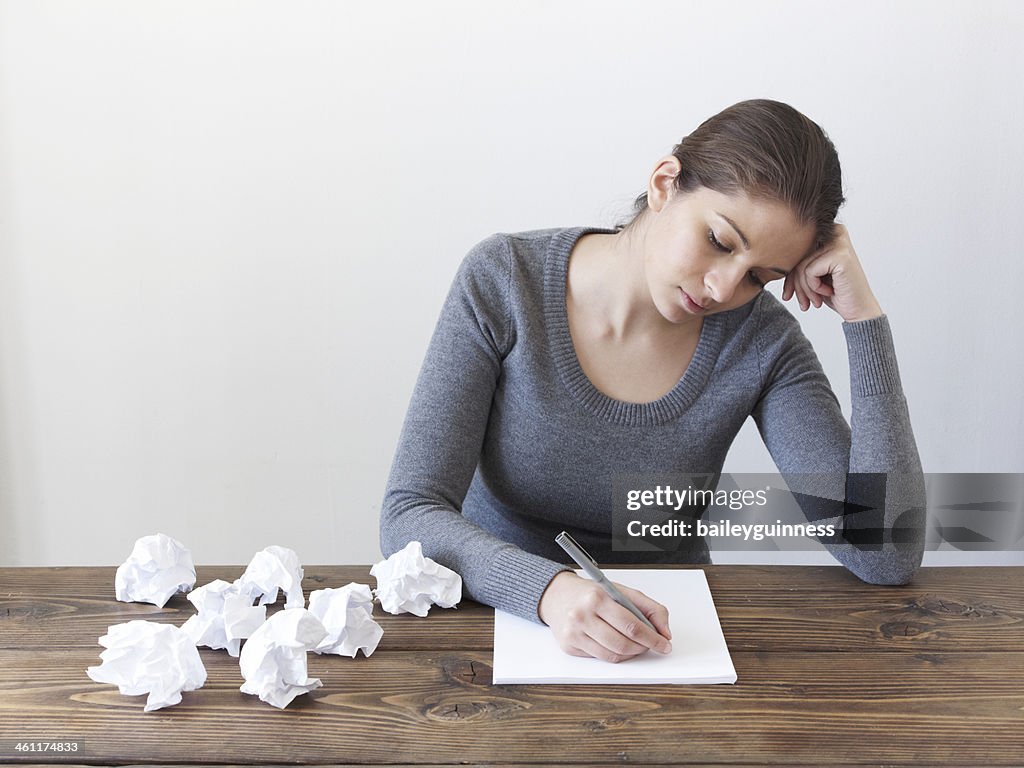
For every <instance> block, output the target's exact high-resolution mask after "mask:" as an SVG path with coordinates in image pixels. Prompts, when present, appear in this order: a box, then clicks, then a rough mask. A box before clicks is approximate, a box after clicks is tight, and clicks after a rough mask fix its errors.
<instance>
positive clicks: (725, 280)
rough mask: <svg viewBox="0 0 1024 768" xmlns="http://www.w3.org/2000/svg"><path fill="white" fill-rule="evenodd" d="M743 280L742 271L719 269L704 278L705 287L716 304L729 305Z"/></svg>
mask: <svg viewBox="0 0 1024 768" xmlns="http://www.w3.org/2000/svg"><path fill="white" fill-rule="evenodd" d="M741 280H743V270H742V269H731V270H730V269H717V270H715V271H713V272H708V273H707V274H706V275H705V276H704V285H705V286H706V288H707V289H708V291H709V292H710V293H711V299H712V300H713V301H714V302H715V303H716V304H727V303H728V302H729V300H730V299H732V297H733V294H734V293H736V288H737V287H739V284H740V281H741Z"/></svg>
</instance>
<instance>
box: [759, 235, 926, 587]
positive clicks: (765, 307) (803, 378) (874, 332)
mask: <svg viewBox="0 0 1024 768" xmlns="http://www.w3.org/2000/svg"><path fill="white" fill-rule="evenodd" d="M793 295H796V296H797V298H798V300H799V302H800V304H801V307H802V308H803V309H808V308H809V307H810V306H811V305H814V306H817V307H820V306H821V305H822V304H827V305H828V306H830V307H831V308H832V309H834V310H835V311H836V312H837V313H839V314H840V315H841V316H842V317H843V318H844V321H845V322H844V323H843V332H844V334H845V336H846V342H847V349H848V353H849V361H850V391H851V400H852V414H851V424H850V425H848V424H847V423H846V420H845V419H844V418H843V415H842V412H841V410H840V408H839V403H838V401H837V400H836V397H835V395H834V394H833V393H832V389H831V387H830V386H829V383H828V379H827V378H826V377H825V374H824V371H822V369H821V365H820V363H819V362H818V359H817V356H816V355H815V353H814V350H813V349H812V348H811V345H810V342H809V341H808V340H807V339H806V337H805V336H804V335H803V333H802V332H801V330H800V327H799V323H798V322H797V321H796V319H795V318H794V317H792V315H790V314H789V313H788V312H785V311H784V310H783V308H782V307H780V306H779V305H778V304H774V306H773V301H772V300H771V299H770V298H769V297H765V300H764V301H762V302H761V303H760V313H761V317H760V321H761V323H762V329H761V332H760V333H759V334H758V335H759V338H760V339H762V348H761V349H760V350H759V354H760V359H761V361H762V371H761V373H762V386H763V393H762V396H761V398H760V400H759V402H758V403H757V406H756V407H755V410H754V414H753V415H754V419H755V421H756V423H757V426H758V429H759V430H760V432H761V436H762V438H763V439H764V441H765V445H766V446H767V447H768V450H769V452H770V453H771V455H772V458H773V459H774V460H775V463H776V464H777V465H778V467H779V470H780V472H782V473H783V474H784V475H786V479H787V483H788V484H789V485H790V489H791V490H792V491H794V492H795V493H797V494H800V495H798V497H797V498H798V499H799V500H800V503H801V507H802V508H803V510H804V512H805V513H806V514H807V515H808V517H809V518H812V519H813V521H814V522H821V523H826V524H827V523H830V522H831V523H833V524H836V525H837V528H836V530H837V531H840V530H842V531H843V539H845V542H843V543H826V547H827V548H828V549H829V551H830V552H831V553H832V554H833V555H834V556H835V557H836V559H837V560H839V561H840V562H841V563H842V564H843V565H845V566H846V567H847V568H849V569H850V570H851V571H852V572H853V573H854V574H856V575H857V576H858V577H860V578H861V579H863V580H864V581H867V582H870V583H876V584H902V583H906V582H908V581H909V580H910V579H911V577H912V576H913V573H914V571H915V570H916V569H917V568H918V567H919V566H920V564H921V559H922V556H923V553H924V528H925V492H924V475H923V473H922V470H921V461H920V458H919V456H918V452H917V445H916V443H915V441H914V434H913V430H912V429H911V425H910V414H909V411H908V409H907V403H906V399H905V398H904V395H903V389H902V386H901V383H900V376H899V368H898V366H897V362H896V353H895V349H894V346H893V340H892V333H891V330H890V328H889V322H888V319H887V318H886V317H885V315H883V314H882V313H881V308H880V307H879V306H878V303H877V301H876V300H875V298H874V296H873V295H872V294H871V291H870V288H869V287H868V285H867V280H866V278H865V277H864V275H863V270H862V269H861V267H860V263H859V261H858V260H857V257H856V253H855V252H854V251H853V247H852V244H850V241H849V235H848V233H847V232H846V230H845V228H843V227H841V226H840V227H839V231H838V232H837V237H836V240H835V241H834V242H833V244H832V245H831V246H829V247H828V248H826V249H823V250H822V251H821V252H819V253H818V254H816V255H815V256H813V257H811V258H810V259H808V261H807V262H805V263H801V265H799V266H798V267H797V269H796V270H794V272H793V273H792V274H791V275H790V277H789V278H787V280H786V288H785V290H784V292H783V297H784V298H788V297H790V296H793ZM851 425H852V428H851ZM822 518H824V519H822Z"/></svg>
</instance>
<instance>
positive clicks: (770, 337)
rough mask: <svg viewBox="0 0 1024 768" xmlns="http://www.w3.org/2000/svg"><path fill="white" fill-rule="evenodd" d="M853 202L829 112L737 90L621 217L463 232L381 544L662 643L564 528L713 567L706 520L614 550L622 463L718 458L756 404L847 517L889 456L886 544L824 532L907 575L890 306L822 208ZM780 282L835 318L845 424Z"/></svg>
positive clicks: (611, 638)
mask: <svg viewBox="0 0 1024 768" xmlns="http://www.w3.org/2000/svg"><path fill="white" fill-rule="evenodd" d="M842 202H843V196H842V191H841V175H840V167H839V160H838V157H837V156H836V152H835V148H834V147H833V146H832V143H831V142H830V141H829V139H828V138H827V136H826V135H825V134H824V132H823V131H822V130H821V128H819V127H818V126H817V125H816V124H815V123H813V122H812V121H810V120H809V119H808V118H806V117H804V116H803V115H802V114H800V113H799V112H797V111H796V110H795V109H793V108H792V107H790V106H788V105H785V104H781V103H779V102H774V101H767V100H754V101H745V102H741V103H739V104H736V105H734V106H732V107H730V108H728V109H726V110H725V111H723V112H721V113H720V114H718V115H716V116H714V117H712V118H710V119H709V120H707V121H705V122H704V123H703V124H702V125H701V126H700V127H698V128H697V130H696V131H694V132H693V133H692V134H690V135H689V136H687V137H686V138H684V139H683V141H682V142H681V143H680V144H679V145H677V146H676V147H675V149H674V150H673V153H672V155H670V156H667V157H665V158H662V159H661V160H660V161H659V162H658V163H657V165H656V167H655V168H654V171H653V173H652V174H651V177H650V179H649V182H648V187H647V192H646V193H645V194H644V195H641V197H640V198H639V199H638V200H637V213H636V215H635V216H634V218H633V219H632V221H630V222H629V223H628V224H626V225H623V226H620V227H619V228H617V229H615V230H607V229H599V228H572V229H549V230H540V231H533V232H522V233H518V234H499V235H493V236H492V237H489V238H487V239H486V240H484V241H482V242H481V243H479V244H478V245H477V246H475V247H474V248H473V250H472V251H471V252H470V253H469V255H468V256H467V257H466V259H465V260H464V261H463V263H462V265H461V267H460V269H459V272H458V275H457V276H456V279H455V282H454V284H453V285H452V288H451V292H450V293H449V295H448V298H447V301H446V303H445V305H444V309H443V310H442V313H441V317H440V320H439V321H438V325H437V329H436V331H435V333H434V336H433V339H432V341H431V343H430V348H429V350H428V352H427V356H426V360H425V362H424V364H423V369H422V371H421V373H420V377H419V379H418V381H417V384H416V388H415V391H414V393H413V397H412V402H411V404H410V407H409V411H408V415H407V417H406V421H405V425H404V428H403V431H402V436H401V439H400V442H399V446H398V450H397V452H396V456H395V460H394V464H393V466H392V470H391V474H390V477H389V480H388V486H387V491H386V496H385V500H384V504H383V507H382V511H381V548H382V550H383V551H384V554H385V555H389V554H391V553H392V552H394V551H397V550H399V549H401V548H402V547H403V546H404V545H405V544H406V543H407V542H408V541H410V540H413V539H417V540H419V541H421V542H422V543H423V551H424V553H425V554H426V555H427V556H429V557H432V558H433V559H435V560H437V561H438V562H441V563H443V564H444V565H446V566H448V567H450V568H452V569H454V570H455V571H457V572H458V573H460V574H461V575H462V577H463V581H464V585H465V588H466V591H467V593H468V595H469V596H471V597H473V598H474V599H476V600H478V601H480V602H483V603H486V604H488V605H492V606H495V607H497V608H501V609H503V610H507V611H510V612H512V613H515V614H517V615H520V616H523V617H525V618H529V619H531V620H533V621H541V622H543V623H546V624H548V625H549V626H551V628H552V630H553V631H554V633H555V635H556V637H557V639H558V642H559V645H560V646H561V647H562V649H563V650H564V651H566V652H567V653H571V654H574V655H584V656H594V657H597V658H601V659H605V660H608V661H619V660H622V659H626V658H630V657H632V656H635V655H637V654H639V653H643V652H645V651H647V650H649V649H653V650H656V651H660V652H663V653H665V652H668V651H669V650H670V649H671V645H670V642H669V641H670V639H671V638H670V633H669V630H668V615H667V611H666V609H665V608H664V607H663V606H661V605H660V604H659V603H657V602H656V601H654V600H652V599H650V598H649V597H647V596H646V595H643V594H642V593H639V592H636V591H634V590H626V592H627V594H628V595H629V596H630V597H631V598H632V599H633V600H634V602H635V603H636V604H637V605H638V606H639V607H640V608H641V610H642V611H643V612H644V613H645V615H647V616H648V617H649V618H650V620H651V622H652V623H653V624H654V626H655V628H656V629H657V630H658V631H657V632H655V631H653V630H651V629H649V628H647V627H645V626H643V625H642V623H641V622H638V621H636V620H635V619H634V618H633V616H632V615H631V614H630V613H629V612H628V611H627V610H626V609H625V608H622V607H621V606H619V605H618V604H616V603H615V602H614V601H612V600H611V599H610V598H608V597H607V596H606V595H605V593H604V592H602V591H601V590H600V589H598V588H597V587H596V586H595V585H594V584H593V583H592V582H590V581H587V580H584V579H581V578H579V577H577V576H576V575H575V574H574V573H572V572H571V571H569V570H568V569H567V568H566V566H565V565H564V564H563V563H564V562H565V561H566V559H567V558H566V557H565V556H564V554H563V553H562V552H561V550H560V549H559V548H558V546H557V545H556V544H555V543H554V537H555V536H556V535H557V534H558V532H559V531H561V530H567V531H568V532H569V533H570V534H571V535H572V536H573V537H574V538H576V539H577V540H578V541H579V542H580V543H581V544H582V545H583V546H584V548H586V549H588V550H589V551H590V552H591V554H593V556H594V557H595V558H596V559H597V560H598V561H599V562H624V561H626V562H669V561H672V562H694V563H707V562H710V558H709V555H708V550H707V546H706V544H705V542H704V540H703V539H701V538H699V537H689V538H687V539H686V540H685V541H681V542H677V543H678V544H680V548H679V549H678V550H676V551H672V552H656V553H653V554H652V553H623V552H616V551H614V550H613V549H612V548H611V545H610V542H611V500H612V479H613V477H614V476H615V475H617V474H619V475H621V474H622V473H630V472H631V473H644V472H651V471H676V472H704V473H715V474H718V473H720V471H721V468H722V465H723V462H724V460H725V455H726V452H727V450H728V448H729V445H730V444H731V443H732V441H733V439H734V438H735V436H736V433H737V432H738V431H739V429H740V427H741V426H742V424H743V422H744V421H745V420H746V418H747V417H753V418H754V420H755V422H756V423H757V426H758V429H759V430H760V432H761V435H762V437H763V439H764V441H765V444H766V445H767V447H768V449H769V452H770V453H771V455H772V457H773V459H774V460H775V462H776V464H777V465H778V467H779V469H780V471H781V472H783V473H786V475H787V478H789V477H797V478H799V477H805V478H815V479H812V480H808V481H807V482H808V484H809V487H807V488H799V489H798V488H793V483H792V482H791V483H790V485H791V488H792V489H793V490H794V491H795V490H802V491H804V492H805V493H807V496H806V498H810V499H818V500H821V499H826V500H827V499H834V500H838V502H839V504H840V506H839V508H838V512H837V511H836V509H834V508H833V509H832V510H831V512H830V514H832V515H834V516H835V522H836V523H837V524H838V523H840V522H841V521H840V517H841V516H842V512H843V506H842V505H843V501H844V500H846V501H849V498H848V497H849V495H850V491H849V488H851V487H859V485H863V483H860V484H859V485H858V484H857V483H851V482H849V481H848V478H863V477H871V476H872V475H870V474H866V473H875V474H874V476H875V477H877V476H878V474H877V473H885V474H884V475H882V477H885V478H887V484H886V486H885V487H884V501H883V502H881V503H879V504H878V505H877V506H880V507H884V510H882V511H881V512H880V513H879V514H884V519H882V520H878V521H877V523H876V524H875V527H876V528H878V527H881V528H882V529H883V531H884V533H885V534H886V536H887V537H888V538H887V539H886V541H887V542H890V543H889V544H888V545H887V546H885V547H883V548H881V549H879V548H877V547H876V548H866V549H865V548H861V547H858V546H854V545H852V544H850V543H847V542H832V543H826V546H828V548H829V551H831V552H832V553H833V554H834V555H835V557H836V558H837V559H838V560H840V562H842V563H843V565H845V566H846V567H847V568H849V569H850V570H851V571H852V572H853V573H855V574H856V575H857V576H859V577H860V578H861V579H864V580H865V581H869V582H872V583H905V582H906V581H908V580H909V579H910V578H911V576H912V574H913V572H914V570H915V569H916V568H917V567H918V566H919V565H920V561H921V556H922V553H923V530H922V528H923V508H924V490H923V488H924V485H923V477H922V474H921V466H920V460H919V459H918V455H917V449H916V446H915V444H914V438H913V434H912V431H911V428H910V421H909V416H908V412H907V407H906V402H905V400H904V398H903V394H902V390H901V386H900V380H899V373H898V370H897V366H896V358H895V353H894V351H893V346H892V337H891V334H890V331H889V326H888V321H887V319H886V317H885V315H884V314H883V313H882V309H881V307H880V306H879V304H878V301H877V300H876V299H875V297H874V295H873V294H872V292H871V288H870V287H869V285H868V282H867V279H866V278H865V276H864V272H863V270H862V269H861V265H860V263H859V261H858V259H857V255H856V253H855V252H854V249H853V245H852V244H851V241H850V237H849V234H848V232H847V231H846V229H845V228H844V227H843V226H842V225H839V224H836V223H835V222H834V220H835V216H836V212H837V210H838V209H839V206H840V205H841V203H842ZM775 280H784V285H783V292H782V295H783V299H784V300H789V299H791V298H793V297H795V298H796V300H797V302H798V303H799V305H800V308H801V309H802V310H807V309H809V308H810V307H812V306H813V307H815V308H820V307H821V306H822V305H826V306H828V307H830V308H831V309H832V310H834V311H835V312H836V313H837V314H838V315H839V316H840V317H841V318H842V320H843V321H844V322H843V331H844V333H845V336H846V341H847V345H848V348H849V356H850V373H851V384H852V387H851V389H852V400H853V413H852V423H853V430H852V434H851V429H850V427H849V425H848V424H847V422H846V421H845V420H844V418H843V416H842V413H841V411H840V408H839V404H838V402H837V400H836V397H835V395H834V394H833V393H832V390H831V388H830V386H829V383H828V381H827V379H826V378H825V375H824V373H823V372H822V369H821V366H820V364H819V363H818V360H817V357H816V356H815V354H814V351H813V350H812V348H811V346H810V344H809V342H808V341H807V339H806V338H805V337H804V336H803V334H802V333H801V332H800V328H799V324H798V323H797V321H796V320H795V319H794V317H793V316H792V315H791V314H790V313H789V312H788V311H787V310H786V309H785V308H784V307H783V305H782V304H781V303H780V302H779V301H778V300H777V299H776V298H775V297H774V296H773V295H772V294H770V293H768V292H767V291H764V290H763V288H764V286H765V284H767V283H769V282H772V281H775ZM848 473H849V474H848ZM822 478H825V479H824V480H822ZM798 482H799V481H798ZM876 490H877V489H876ZM867 493H868V496H870V491H869V492H867ZM862 495H863V494H862ZM868 506H869V507H870V506H872V505H871V504H868ZM804 511H805V513H807V512H808V507H807V506H806V505H804ZM901 513H902V514H901ZM815 514H817V516H818V517H821V516H822V515H821V513H820V510H818V511H817V512H816V513H815ZM838 527H839V528H840V529H842V528H843V526H842V525H838ZM846 527H847V529H849V528H850V527H851V526H850V525H849V524H847V526H846ZM892 541H898V542H900V544H899V545H898V546H892V545H891V542H892Z"/></svg>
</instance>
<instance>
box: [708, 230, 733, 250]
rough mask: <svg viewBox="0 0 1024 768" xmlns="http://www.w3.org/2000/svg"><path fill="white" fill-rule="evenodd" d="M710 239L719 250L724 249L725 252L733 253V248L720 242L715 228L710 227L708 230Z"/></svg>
mask: <svg viewBox="0 0 1024 768" xmlns="http://www.w3.org/2000/svg"><path fill="white" fill-rule="evenodd" d="M708 240H709V241H710V242H711V244H712V245H713V246H715V248H717V249H718V250H720V251H723V252H724V253H732V249H731V248H727V247H726V246H724V245H722V244H721V243H720V242H718V238H717V237H715V230H713V229H709V230H708Z"/></svg>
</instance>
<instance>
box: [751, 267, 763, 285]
mask: <svg viewBox="0 0 1024 768" xmlns="http://www.w3.org/2000/svg"><path fill="white" fill-rule="evenodd" d="M747 279H748V280H750V282H752V283H753V284H754V285H756V286H757V287H758V288H764V280H762V279H761V278H759V277H758V276H757V273H756V272H754V271H753V270H751V271H750V272H747Z"/></svg>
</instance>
